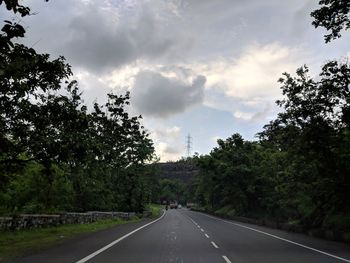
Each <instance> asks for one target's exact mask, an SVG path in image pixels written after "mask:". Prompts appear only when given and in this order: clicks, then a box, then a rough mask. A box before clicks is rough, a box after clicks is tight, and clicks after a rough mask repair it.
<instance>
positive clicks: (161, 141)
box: [151, 126, 184, 161]
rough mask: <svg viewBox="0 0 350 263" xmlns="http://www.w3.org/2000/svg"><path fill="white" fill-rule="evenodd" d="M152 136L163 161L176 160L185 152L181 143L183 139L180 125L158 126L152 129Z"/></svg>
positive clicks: (158, 154)
mask: <svg viewBox="0 0 350 263" xmlns="http://www.w3.org/2000/svg"><path fill="white" fill-rule="evenodd" d="M151 138H152V140H153V142H154V144H155V150H156V154H157V156H159V157H160V159H161V160H162V161H170V160H173V161H175V160H178V159H179V158H180V157H181V156H182V155H183V154H184V147H182V144H181V143H179V141H182V140H181V128H180V127H178V126H172V127H157V128H155V129H154V130H153V131H151Z"/></svg>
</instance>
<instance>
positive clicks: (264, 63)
mask: <svg viewBox="0 0 350 263" xmlns="http://www.w3.org/2000/svg"><path fill="white" fill-rule="evenodd" d="M301 53H302V52H301V51H300V50H299V49H297V48H290V47H286V46H281V45H280V44H277V43H271V44H267V45H259V44H253V45H250V46H248V47H247V48H246V49H245V50H243V52H242V53H241V54H240V55H239V57H238V58H221V59H216V60H213V61H210V62H208V63H203V64H202V65H200V64H198V65H193V67H194V68H197V70H198V71H199V72H201V73H202V74H204V75H205V76H206V77H207V87H208V88H214V89H220V90H223V91H224V92H225V93H226V95H228V96H231V97H236V98H250V99H253V98H262V97H265V98H266V97H269V98H270V99H271V98H274V97H276V96H278V95H279V94H280V90H279V86H278V83H277V80H278V79H279V78H280V77H281V75H282V73H283V72H285V71H290V72H294V71H295V69H296V68H297V67H298V66H300V65H302V63H301V62H300V59H301Z"/></svg>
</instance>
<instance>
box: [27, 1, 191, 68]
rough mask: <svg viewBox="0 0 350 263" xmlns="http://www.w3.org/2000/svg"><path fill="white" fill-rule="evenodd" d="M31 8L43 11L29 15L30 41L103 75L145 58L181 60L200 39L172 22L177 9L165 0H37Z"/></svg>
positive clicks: (28, 34) (34, 10)
mask: <svg viewBox="0 0 350 263" xmlns="http://www.w3.org/2000/svg"><path fill="white" fill-rule="evenodd" d="M30 7H31V9H32V11H33V12H35V13H37V15H35V16H31V17H29V18H26V19H25V22H24V26H25V27H26V29H28V30H27V34H26V39H25V40H24V42H25V43H26V44H28V45H29V46H32V45H33V44H34V45H35V48H36V49H38V50H39V51H40V52H48V53H50V54H52V55H53V56H58V55H64V56H65V57H66V58H67V60H68V62H69V63H71V64H72V65H73V66H74V67H79V68H84V69H85V70H89V71H93V72H94V73H98V74H101V73H103V74H106V73H109V72H110V71H112V70H114V69H116V68H119V67H121V66H124V65H128V64H130V63H133V62H135V61H137V60H139V59H146V60H148V61H149V62H150V63H152V62H157V61H161V60H171V59H176V58H178V57H181V56H180V54H181V55H184V54H186V52H187V50H189V49H190V47H191V45H192V42H193V41H194V40H193V37H191V35H190V34H189V33H188V32H187V30H184V29H181V28H179V27H177V26H175V25H174V23H171V22H170V21H171V20H173V21H177V20H174V19H176V17H177V16H176V15H175V13H176V12H177V11H176V9H174V7H173V6H172V5H169V4H163V3H162V1H147V0H140V1H115V0H104V1H97V0H74V1H73V0H70V1H65V2H64V3H63V2H61V1H49V2H48V3H47V4H44V3H41V2H36V1H34V0H32V1H31V3H30ZM58 10H59V11H58Z"/></svg>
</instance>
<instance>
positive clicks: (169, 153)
mask: <svg viewBox="0 0 350 263" xmlns="http://www.w3.org/2000/svg"><path fill="white" fill-rule="evenodd" d="M155 149H156V153H157V155H158V156H160V159H161V161H163V162H166V161H176V160H178V159H179V158H180V157H181V155H182V154H183V152H182V151H181V150H180V149H179V148H177V147H174V146H171V145H169V144H168V143H165V142H160V143H158V144H156V145H155Z"/></svg>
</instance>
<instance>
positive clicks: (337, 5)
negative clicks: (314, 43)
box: [311, 0, 350, 43]
mask: <svg viewBox="0 0 350 263" xmlns="http://www.w3.org/2000/svg"><path fill="white" fill-rule="evenodd" d="M319 4H320V5H321V7H320V8H319V9H317V10H315V11H313V12H312V13H311V16H312V17H313V18H314V21H313V22H312V24H313V25H314V26H315V27H316V28H317V27H323V28H325V29H326V30H327V31H331V32H330V33H328V34H326V35H325V36H324V39H325V42H326V43H328V42H330V41H331V40H333V39H337V38H339V37H341V34H340V32H341V31H342V30H348V29H349V28H350V16H349V15H350V1H349V0H320V1H319Z"/></svg>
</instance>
